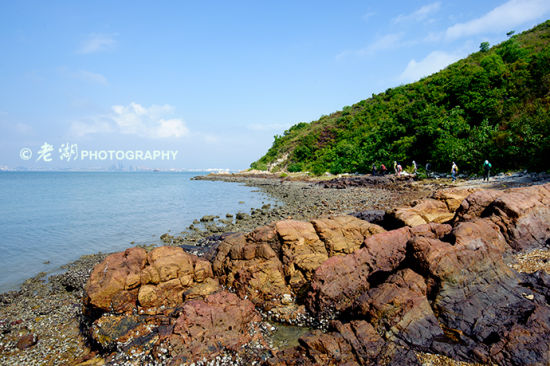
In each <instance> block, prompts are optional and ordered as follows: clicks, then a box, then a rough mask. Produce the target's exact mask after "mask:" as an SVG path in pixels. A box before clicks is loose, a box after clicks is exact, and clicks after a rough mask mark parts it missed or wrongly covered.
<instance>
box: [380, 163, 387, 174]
mask: <svg viewBox="0 0 550 366" xmlns="http://www.w3.org/2000/svg"><path fill="white" fill-rule="evenodd" d="M387 171H388V170H387V169H386V166H385V165H384V164H380V174H381V175H386V173H387Z"/></svg>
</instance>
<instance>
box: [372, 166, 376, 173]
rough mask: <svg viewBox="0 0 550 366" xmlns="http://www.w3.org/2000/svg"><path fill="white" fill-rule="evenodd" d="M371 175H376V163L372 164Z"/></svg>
mask: <svg viewBox="0 0 550 366" xmlns="http://www.w3.org/2000/svg"><path fill="white" fill-rule="evenodd" d="M372 175H376V163H374V164H372Z"/></svg>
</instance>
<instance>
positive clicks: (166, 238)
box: [160, 233, 174, 244]
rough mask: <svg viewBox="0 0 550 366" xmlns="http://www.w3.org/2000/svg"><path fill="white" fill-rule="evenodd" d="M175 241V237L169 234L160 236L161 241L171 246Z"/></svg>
mask: <svg viewBox="0 0 550 366" xmlns="http://www.w3.org/2000/svg"><path fill="white" fill-rule="evenodd" d="M173 239H174V237H173V236H172V235H170V234H168V233H165V234H162V235H161V236H160V240H162V242H164V243H166V244H170V243H171V242H172V240H173Z"/></svg>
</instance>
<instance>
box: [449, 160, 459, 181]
mask: <svg viewBox="0 0 550 366" xmlns="http://www.w3.org/2000/svg"><path fill="white" fill-rule="evenodd" d="M457 173H458V166H456V164H455V162H454V161H453V166H452V167H451V176H452V177H453V182H454V181H456V174H457Z"/></svg>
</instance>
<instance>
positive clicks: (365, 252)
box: [307, 224, 451, 317]
mask: <svg viewBox="0 0 550 366" xmlns="http://www.w3.org/2000/svg"><path fill="white" fill-rule="evenodd" d="M450 231H451V227H450V226H449V225H443V224H425V225H422V226H419V227H416V228H413V229H411V228H408V227H404V228H401V229H397V230H392V231H388V232H383V233H380V234H376V235H373V236H370V237H367V238H366V239H365V241H364V243H363V245H364V247H363V248H361V249H359V250H357V251H356V252H355V253H353V254H349V255H346V256H334V257H331V258H330V259H329V260H327V261H326V262H324V263H323V264H322V265H321V266H320V267H319V268H318V269H317V270H316V271H315V275H314V276H313V280H312V282H311V291H310V292H309V294H308V297H307V305H308V308H309V309H310V311H312V312H314V313H316V314H318V315H320V316H327V317H333V316H335V315H336V314H337V313H340V312H343V311H346V310H347V309H349V308H350V307H351V305H352V304H353V303H354V301H355V300H356V299H357V298H358V297H359V296H360V295H361V294H362V293H363V292H365V291H367V290H368V289H369V288H370V285H371V283H376V282H378V281H379V277H380V275H382V276H383V275H384V274H386V273H388V272H391V271H394V270H396V269H397V268H398V267H399V266H400V265H401V264H402V263H403V261H404V260H405V258H406V254H407V242H408V241H409V240H410V239H411V237H412V236H413V235H416V233H423V234H425V235H432V236H433V237H440V236H443V235H445V234H447V233H449V232H450Z"/></svg>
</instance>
